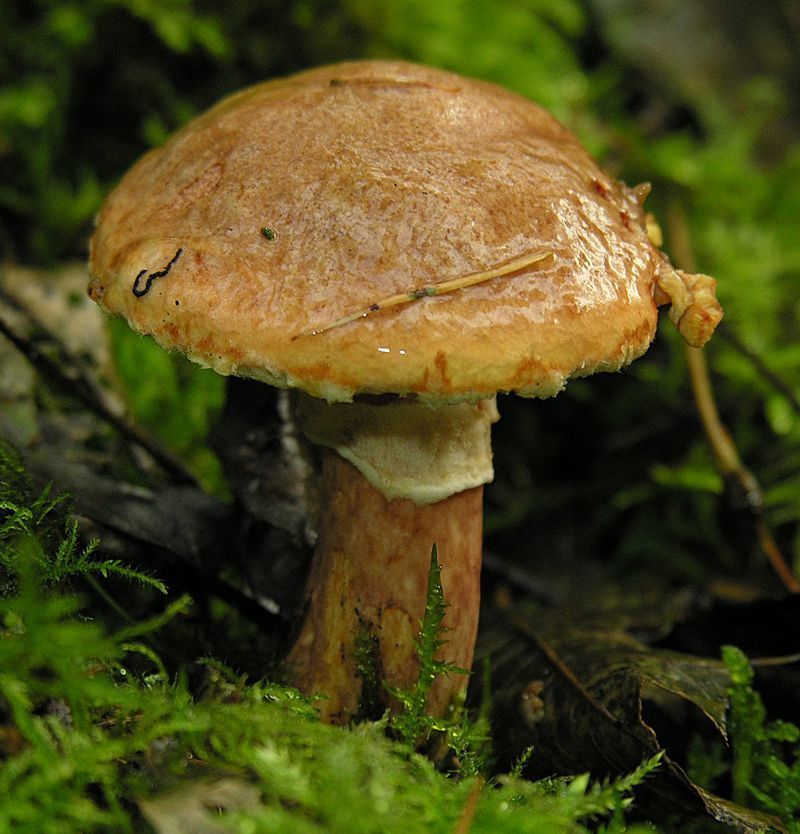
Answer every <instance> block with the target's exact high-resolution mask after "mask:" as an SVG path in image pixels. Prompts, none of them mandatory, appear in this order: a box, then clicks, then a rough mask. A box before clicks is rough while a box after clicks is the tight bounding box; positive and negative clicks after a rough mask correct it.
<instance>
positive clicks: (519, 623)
mask: <svg viewBox="0 0 800 834" xmlns="http://www.w3.org/2000/svg"><path fill="white" fill-rule="evenodd" d="M512 623H513V625H514V628H515V629H517V631H519V632H521V633H522V634H524V635H525V636H526V637H527V638H528V639H529V640H531V641H533V643H534V645H535V646H536V648H537V649H539V651H540V652H541V653H542V654H543V655H544V656H545V658H546V660H547V662H548V663H549V664H550V665H551V666H552V667H553V668H554V669H555V670H556V671H557V672H558V673H559V674H560V675H561V677H562V678H564V680H565V681H567V683H568V684H569V685H570V686H571V687H573V689H575V691H576V692H578V694H579V695H580V696H581V698H583V699H584V700H585V701H586V703H588V704H589V706H591V707H592V709H594V710H596V711H597V712H599V713H600V715H602V716H603V717H605V718H607V719H608V720H609V721H610V722H611V723H612V724H616V725H619V724H620V719H619V718H618V717H617V716H616V715H614V713H613V712H611V710H609V709H608V707H606V705H605V704H603V703H601V702H600V701H598V700H597V698H595V697H594V695H592V693H591V692H589V690H588V689H587V688H586V687H585V686H584V685H583V684H582V683H581V681H580V679H579V678H578V676H577V675H576V674H575V673H574V672H573V671H572V669H570V667H569V666H567V664H566V663H564V661H563V660H562V659H561V657H560V656H559V654H558V652H557V651H556V650H555V649H554V648H553V647H552V646H551V645H550V644H549V643H548V642H547V641H546V640H544V639H543V638H542V637H541V636H539V634H537V633H536V631H535V630H534V629H533V628H531V626H530V625H529V624H528V623H527V622H525V620H523V619H522V618H521V617H513V618H512Z"/></svg>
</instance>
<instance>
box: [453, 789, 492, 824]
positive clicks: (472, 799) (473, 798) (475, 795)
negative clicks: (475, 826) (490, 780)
mask: <svg viewBox="0 0 800 834" xmlns="http://www.w3.org/2000/svg"><path fill="white" fill-rule="evenodd" d="M484 784H485V783H484V781H483V778H482V777H481V776H478V777H476V779H475V781H474V782H473V783H472V787H471V788H470V789H469V793H468V794H467V801H466V802H465V803H464V807H463V808H462V809H461V816H460V817H459V818H458V822H457V823H456V825H455V828H454V829H453V834H469V830H470V829H471V828H472V821H473V820H474V819H475V812H476V811H477V810H478V800H479V799H480V798H481V792H482V791H483V786H484Z"/></svg>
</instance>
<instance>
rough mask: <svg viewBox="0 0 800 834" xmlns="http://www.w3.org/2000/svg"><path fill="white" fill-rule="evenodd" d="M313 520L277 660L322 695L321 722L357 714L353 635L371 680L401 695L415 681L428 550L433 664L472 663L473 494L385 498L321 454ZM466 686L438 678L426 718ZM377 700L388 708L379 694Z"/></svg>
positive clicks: (477, 514)
mask: <svg viewBox="0 0 800 834" xmlns="http://www.w3.org/2000/svg"><path fill="white" fill-rule="evenodd" d="M320 502H321V506H322V507H324V508H325V512H324V514H323V518H322V522H321V529H320V533H319V540H318V542H317V547H316V550H315V553H314V561H313V565H312V569H311V575H310V577H309V582H308V588H307V603H306V605H307V610H306V615H305V620H304V622H303V625H302V627H301V630H300V633H299V635H298V638H297V641H296V643H295V644H294V646H293V648H292V650H291V652H290V653H289V656H288V658H287V677H288V679H289V682H290V683H292V684H294V685H295V686H297V687H298V688H299V689H300V690H301V691H303V692H306V693H308V694H312V693H318V694H322V695H325V696H326V700H324V701H321V702H320V704H319V708H320V711H321V715H322V718H323V719H324V720H327V721H330V722H333V723H341V722H343V721H346V720H348V719H349V718H351V717H353V716H354V715H356V714H357V712H358V710H359V702H360V698H361V692H362V684H363V681H362V679H361V676H360V674H359V664H358V662H357V660H356V646H357V640H358V638H359V635H361V636H362V637H366V638H367V639H368V640H370V641H372V645H373V647H374V652H373V660H374V662H375V665H376V669H377V672H378V675H379V678H380V680H382V681H385V682H386V683H388V684H390V685H392V686H399V687H410V686H411V685H413V683H414V682H415V680H416V677H417V674H418V669H419V667H418V661H417V655H416V649H415V646H414V638H415V637H417V636H418V633H419V627H420V621H421V620H422V617H423V614H424V611H425V602H426V592H427V579H428V569H429V567H430V558H431V548H432V546H433V544H434V543H435V544H436V546H437V549H438V553H439V563H440V565H441V580H442V588H443V591H444V596H445V600H446V602H447V603H448V606H449V607H448V610H447V614H446V615H445V619H444V625H445V627H446V628H447V629H448V631H447V632H446V633H445V635H444V639H446V641H447V642H446V644H445V645H444V646H443V648H442V649H441V651H440V657H441V659H444V660H447V661H450V662H452V663H455V664H456V665H457V666H460V667H461V668H464V669H469V668H470V666H471V664H472V655H473V648H474V643H475V635H476V632H477V628H478V610H479V603H480V564H481V539H482V532H483V523H482V515H483V487H474V488H473V489H468V490H464V491H463V492H460V493H457V494H456V495H453V496H451V497H450V498H447V499H445V500H444V501H440V502H438V503H436V504H425V505H419V504H415V503H414V502H412V501H409V500H407V499H404V498H397V499H394V500H387V499H386V498H385V497H384V496H383V495H382V494H381V493H380V492H379V491H378V490H377V489H375V488H374V487H373V486H371V485H370V484H369V483H368V482H367V480H366V479H365V478H364V476H363V475H362V474H361V473H360V472H359V471H358V470H357V469H356V468H355V467H354V466H353V465H352V464H350V463H348V462H347V461H345V460H344V459H343V458H341V457H340V456H339V455H338V454H337V453H336V452H334V451H331V450H325V452H324V458H323V471H322V488H321V496H320ZM465 686H466V678H465V677H464V676H463V675H450V676H448V677H443V678H440V679H439V680H437V681H436V683H435V684H434V687H433V689H432V691H431V694H430V697H429V700H428V705H427V707H428V711H429V712H430V713H432V714H439V715H441V714H442V713H443V712H444V711H445V710H446V709H447V706H448V704H449V703H450V702H451V701H452V700H453V698H454V697H456V696H457V695H458V694H459V693H460V692H461V691H462V690H463V689H464V687H465ZM378 696H379V699H380V701H381V703H382V704H384V705H386V704H389V699H388V697H387V696H386V693H385V691H384V690H383V688H382V687H379V691H378Z"/></svg>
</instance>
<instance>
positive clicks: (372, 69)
mask: <svg viewBox="0 0 800 834" xmlns="http://www.w3.org/2000/svg"><path fill="white" fill-rule="evenodd" d="M537 253H543V254H544V253H549V255H550V256H549V257H548V258H546V259H545V260H542V261H540V262H539V263H536V264H534V265H532V266H530V267H528V268H524V269H521V270H519V271H517V272H514V273H512V274H508V275H502V276H500V277H496V278H492V279H491V280H487V281H484V282H482V283H479V284H477V285H475V286H471V287H468V288H463V289H458V290H455V291H452V292H447V293H445V294H442V295H439V296H436V297H425V298H420V299H419V300H416V301H413V302H410V303H408V304H404V305H401V306H396V307H392V308H390V309H384V310H381V311H379V312H377V313H374V314H373V315H369V316H366V317H363V318H358V319H356V320H355V321H352V322H350V323H348V324H343V325H341V326H337V327H334V328H332V329H330V330H327V331H326V332H321V333H317V334H316V335H311V334H310V332H309V331H313V330H316V329H319V328H320V327H323V326H326V325H328V324H331V323H332V322H335V321H337V320H338V319H340V318H342V317H344V316H347V315H348V314H351V313H353V312H355V311H358V310H361V309H362V308H368V307H369V306H370V305H372V304H374V303H375V302H379V301H381V299H384V298H386V297H388V296H392V295H394V294H396V293H405V292H408V291H413V290H415V289H418V288H420V287H425V286H430V285H434V284H437V283H440V282H443V281H448V280H451V279H454V278H458V277H460V276H465V275H468V274H470V273H475V272H479V271H482V270H487V269H491V268H493V267H498V266H503V265H504V264H507V263H509V262H511V261H513V260H515V259H518V258H521V257H523V256H526V255H535V254H537ZM663 263H664V256H663V255H662V254H661V253H660V251H659V250H658V249H657V248H656V247H655V246H653V244H652V243H651V242H650V240H649V239H648V237H647V233H646V229H645V218H644V213H643V211H642V209H641V205H640V201H639V200H638V199H637V196H636V194H635V193H634V192H633V191H632V190H631V189H629V188H627V187H626V186H625V185H623V184H621V183H619V182H616V181H614V180H613V179H611V178H609V177H608V176H607V175H606V174H604V173H603V172H602V171H601V170H600V169H599V168H598V167H597V165H596V164H595V163H594V162H593V160H592V159H591V158H590V157H589V155H588V154H587V153H586V151H584V150H583V148H582V147H581V146H580V145H579V144H578V141H577V139H576V138H575V137H574V136H573V135H572V134H571V133H570V132H568V131H567V130H566V129H565V128H564V127H562V126H561V125H560V124H559V123H558V122H557V121H556V120H555V119H553V118H552V117H551V116H550V115H548V114H547V113H546V112H545V111H544V110H542V109H541V108H540V107H538V106H537V105H535V104H533V103H531V102H530V101H528V100H526V99H524V98H521V97H520V96H517V95H515V94H513V93H510V92H508V91H506V90H503V89H501V88H500V87H497V86H494V85H492V84H489V83H485V82H482V81H475V80H470V79H466V78H462V77H461V76H458V75H454V74H452V73H449V72H444V71H440V70H436V69H430V68H426V67H420V66H415V65H411V64H406V63H399V62H381V61H367V62H353V63H346V64H339V65H335V66H328V67H322V68H320V69H315V70H311V71H308V72H304V73H300V74H299V75H295V76H292V77H290V78H286V79H282V80H277V81H270V82H267V83H264V84H260V85H257V86H255V87H252V88H250V89H247V90H245V91H243V92H240V93H238V94H236V95H233V96H231V97H229V98H227V99H226V100H224V101H222V102H221V103H220V104H218V105H217V106H215V107H214V108H212V109H211V110H209V111H208V112H207V113H205V114H204V115H202V116H200V117H199V118H197V119H195V120H194V121H192V122H190V123H189V124H188V125H186V126H185V127H184V128H183V129H182V130H180V131H179V132H178V133H176V134H175V135H174V136H173V137H172V138H171V139H170V140H169V141H168V142H167V143H166V144H165V145H164V146H163V147H162V148H160V149H158V150H154V151H152V152H151V153H149V154H147V155H146V156H145V157H144V158H143V159H142V160H140V161H139V163H138V164H137V165H136V166H135V167H134V168H133V169H132V170H131V171H130V172H129V173H128V174H127V176H126V177H125V178H124V179H123V180H122V182H121V184H120V185H119V187H118V188H117V189H116V190H115V191H114V192H113V193H112V195H111V196H110V197H109V199H108V201H107V203H106V205H105V206H104V208H103V210H102V212H101V214H100V216H99V219H98V226H97V230H96V232H95V235H94V237H93V240H92V254H91V264H90V266H91V272H92V275H93V280H92V283H91V285H90V294H91V295H92V297H93V298H95V299H96V300H97V301H98V302H99V303H100V304H101V305H102V306H103V307H104V308H106V309H107V310H109V311H111V312H114V313H120V314H122V315H123V316H125V317H126V318H127V319H128V321H129V323H130V324H131V326H132V327H133V328H134V329H136V330H138V331H140V332H143V333H148V334H151V335H152V336H154V337H155V338H156V339H157V340H158V341H159V342H160V343H161V344H162V345H163V346H165V347H167V348H176V349H179V350H181V351H184V352H185V353H187V354H188V355H189V356H190V357H191V358H192V359H195V360H196V361H198V362H201V363H203V364H205V365H209V366H211V367H212V368H214V369H216V370H217V371H219V372H221V373H225V374H239V375H244V376H252V377H255V378H259V379H263V380H266V381H269V382H271V383H273V384H276V385H281V386H295V387H298V388H301V389H304V390H305V391H307V392H309V393H310V394H312V395H315V396H319V397H324V398H326V399H328V400H330V401H347V400H350V399H352V398H353V397H354V396H356V395H359V394H381V393H387V392H392V393H395V394H400V395H417V396H418V398H419V399H422V400H427V401H431V402H443V401H451V402H455V401H458V400H478V399H480V398H485V397H491V396H492V395H494V394H495V393H496V392H498V391H517V392H519V393H521V394H524V395H528V396H550V395H552V394H555V393H557V392H558V391H559V390H560V389H561V388H562V387H563V385H564V383H565V381H566V380H567V379H568V378H569V377H571V376H582V375H587V374H589V373H592V372H594V371H597V370H616V369H618V368H620V367H621V366H623V365H625V364H627V363H628V362H630V361H631V360H632V359H634V358H636V357H637V356H639V355H640V354H642V353H643V352H644V351H645V350H646V349H647V347H648V345H649V344H650V341H651V340H652V337H653V335H654V332H655V327H656V304H655V302H654V300H653V295H654V287H655V282H656V278H657V275H658V271H659V269H661V268H662V267H663Z"/></svg>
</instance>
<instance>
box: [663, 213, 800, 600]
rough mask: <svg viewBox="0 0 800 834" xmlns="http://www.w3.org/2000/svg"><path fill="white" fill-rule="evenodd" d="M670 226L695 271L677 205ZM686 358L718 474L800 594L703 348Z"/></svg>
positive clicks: (776, 567) (787, 583) (676, 246)
mask: <svg viewBox="0 0 800 834" xmlns="http://www.w3.org/2000/svg"><path fill="white" fill-rule="evenodd" d="M668 222H669V229H670V237H671V243H672V249H673V251H674V252H676V254H677V256H678V259H679V260H680V261H681V263H682V264H683V265H684V266H685V267H686V268H688V269H690V270H694V269H696V265H695V263H694V253H693V251H692V246H691V242H690V240H689V231H688V228H687V226H686V220H685V216H684V214H683V211H682V210H681V209H680V207H679V206H678V205H677V203H674V204H673V205H672V208H671V211H670V212H669V214H668ZM685 355H686V364H687V368H688V370H689V380H690V382H691V385H692V391H693V393H694V399H695V403H696V405H697V411H698V414H699V416H700V422H701V423H702V425H703V431H704V432H705V435H706V439H707V441H708V444H709V447H710V448H711V454H712V456H713V458H714V463H715V464H716V467H717V470H718V471H719V473H720V475H722V477H723V478H724V479H725V480H727V481H729V482H733V483H735V484H736V486H737V487H738V488H739V490H740V491H741V493H742V495H744V496H745V499H746V501H747V505H748V507H749V508H750V509H751V510H752V512H753V513H754V516H755V529H756V534H757V535H758V540H759V544H760V545H761V549H762V550H763V551H764V554H765V555H766V557H767V559H768V560H769V563H770V565H771V566H772V569H773V571H774V572H775V574H776V576H777V577H778V579H780V581H781V582H782V584H783V585H784V587H785V588H786V590H787V591H789V592H790V593H793V594H796V593H800V580H798V578H797V577H796V576H795V575H794V573H793V572H792V569H791V568H790V567H789V565H788V563H787V562H786V560H785V559H784V557H783V554H782V553H781V550H780V548H779V547H778V545H777V543H776V542H775V539H774V537H773V536H772V533H771V532H770V529H769V527H768V526H767V524H766V522H765V521H764V517H763V506H764V494H763V491H762V489H761V485H760V484H759V482H758V479H757V478H756V477H755V475H754V474H753V473H752V472H751V471H750V470H749V469H748V468H747V467H746V466H745V465H744V464H743V463H742V461H741V459H740V458H739V452H738V450H737V448H736V444H735V443H734V442H733V438H732V437H731V436H730V434H729V433H728V430H727V429H726V428H725V426H724V425H723V423H722V420H721V419H720V416H719V411H718V410H717V404H716V400H715V398H714V391H713V388H712V386H711V379H710V376H709V373H708V363H707V362H706V358H705V354H704V353H703V351H702V349H700V348H693V347H691V346H689V345H686V346H685Z"/></svg>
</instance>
